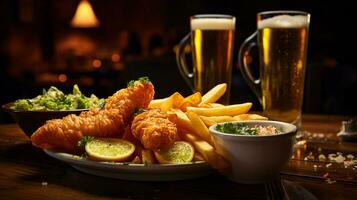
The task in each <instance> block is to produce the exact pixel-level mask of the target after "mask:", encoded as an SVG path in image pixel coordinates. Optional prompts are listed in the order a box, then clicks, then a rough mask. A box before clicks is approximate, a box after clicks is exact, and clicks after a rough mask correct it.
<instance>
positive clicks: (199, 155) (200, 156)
mask: <svg viewBox="0 0 357 200" xmlns="http://www.w3.org/2000/svg"><path fill="white" fill-rule="evenodd" d="M204 160H205V159H204V158H203V156H202V155H201V154H200V153H198V152H195V155H193V159H192V161H204Z"/></svg>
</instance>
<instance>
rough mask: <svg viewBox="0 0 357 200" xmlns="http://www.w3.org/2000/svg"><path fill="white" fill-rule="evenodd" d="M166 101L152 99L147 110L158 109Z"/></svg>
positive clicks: (165, 99)
mask: <svg viewBox="0 0 357 200" xmlns="http://www.w3.org/2000/svg"><path fill="white" fill-rule="evenodd" d="M165 101H167V98H164V99H154V100H151V101H150V104H149V106H148V107H149V108H160V107H161V105H162V104H163V103H164V102H165Z"/></svg>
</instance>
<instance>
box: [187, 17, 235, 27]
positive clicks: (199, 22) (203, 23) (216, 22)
mask: <svg viewBox="0 0 357 200" xmlns="http://www.w3.org/2000/svg"><path fill="white" fill-rule="evenodd" d="M196 29H201V30H234V29H235V18H233V19H225V18H196V19H192V20H191V30H196Z"/></svg>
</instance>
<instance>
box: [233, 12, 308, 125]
mask: <svg viewBox="0 0 357 200" xmlns="http://www.w3.org/2000/svg"><path fill="white" fill-rule="evenodd" d="M309 23H310V14H309V13H306V12H300V11H268V12H261V13H258V15H257V29H258V30H257V31H256V32H255V33H254V34H253V35H251V36H250V37H249V38H247V39H246V40H245V42H244V43H243V44H242V46H241V48H240V51H239V65H240V70H241V72H242V74H243V77H244V78H245V80H246V81H247V83H248V85H249V86H250V88H251V89H252V90H253V91H254V93H255V94H256V95H257V96H258V98H259V100H260V103H261V104H262V106H263V111H264V114H265V115H266V116H267V117H268V118H270V119H272V120H279V121H285V122H289V123H292V124H295V125H297V127H299V128H300V125H301V110H302V101H303V93H304V79H305V68H306V55H307V43H308V32H309ZM256 45H257V46H258V51H259V63H260V64H259V65H260V67H259V72H260V78H259V79H255V78H254V77H253V75H252V73H251V71H250V66H249V61H250V60H251V56H250V50H251V48H252V47H254V46H256Z"/></svg>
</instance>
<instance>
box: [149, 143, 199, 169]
mask: <svg viewBox="0 0 357 200" xmlns="http://www.w3.org/2000/svg"><path fill="white" fill-rule="evenodd" d="M194 154H195V150H194V148H193V147H192V145H191V144H190V143H188V142H184V141H177V142H175V143H174V144H173V145H171V146H170V147H168V148H162V149H159V150H157V151H155V157H156V159H157V161H159V163H161V164H173V163H188V162H191V161H192V159H193V156H194Z"/></svg>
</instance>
